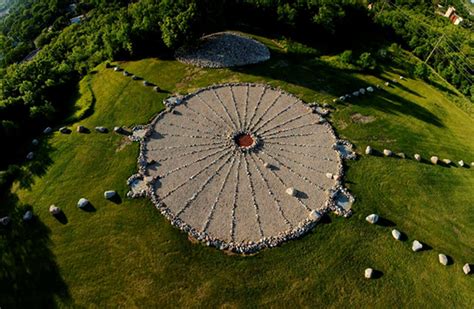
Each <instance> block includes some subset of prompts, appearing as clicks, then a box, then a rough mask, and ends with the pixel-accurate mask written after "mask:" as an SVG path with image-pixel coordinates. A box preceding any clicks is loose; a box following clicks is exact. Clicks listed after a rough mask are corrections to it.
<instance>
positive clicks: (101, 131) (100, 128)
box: [95, 127, 109, 133]
mask: <svg viewBox="0 0 474 309" xmlns="http://www.w3.org/2000/svg"><path fill="white" fill-rule="evenodd" d="M95 130H96V131H97V132H99V133H107V132H109V130H107V128H106V127H95Z"/></svg>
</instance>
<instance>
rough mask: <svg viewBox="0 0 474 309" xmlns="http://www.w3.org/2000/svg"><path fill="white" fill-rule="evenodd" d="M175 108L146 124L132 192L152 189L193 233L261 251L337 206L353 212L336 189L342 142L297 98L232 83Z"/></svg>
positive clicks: (163, 206)
mask: <svg viewBox="0 0 474 309" xmlns="http://www.w3.org/2000/svg"><path fill="white" fill-rule="evenodd" d="M173 111H174V112H170V111H164V112H162V113H160V114H159V115H158V116H157V117H156V118H155V119H154V120H153V122H152V123H151V124H150V125H149V126H146V129H147V132H146V133H145V134H143V136H142V138H140V142H141V152H140V156H139V158H138V163H139V173H138V174H137V175H134V176H132V178H130V179H129V185H130V186H131V188H132V191H131V193H130V194H129V196H134V195H141V193H142V192H143V193H145V195H147V196H149V197H150V198H151V199H152V201H153V202H154V203H155V205H156V206H157V208H158V209H159V210H160V211H161V212H162V213H163V214H164V215H165V216H166V217H167V218H168V219H169V220H170V221H171V222H172V224H173V225H176V226H178V227H179V228H181V229H183V230H185V231H186V232H188V233H189V234H190V235H191V236H192V237H194V238H196V239H198V240H201V241H203V242H205V243H207V244H208V245H213V246H215V247H218V248H221V249H230V250H233V251H236V252H240V253H243V252H255V251H256V250H259V249H261V248H265V247H272V246H276V245H277V244H279V243H281V242H282V241H286V240H288V239H291V238H294V237H297V236H299V235H301V234H303V233H304V232H306V231H307V230H309V229H310V228H312V227H313V226H314V224H315V223H316V222H317V221H318V220H319V218H320V217H321V216H322V215H324V214H325V213H326V212H328V211H330V210H332V211H335V209H337V208H339V209H340V212H342V214H344V213H346V210H345V209H344V207H345V206H346V205H345V204H344V205H343V206H341V205H337V203H336V201H335V200H334V198H335V196H336V195H337V194H334V193H333V192H338V191H337V190H339V189H338V188H340V182H339V180H340V179H341V175H342V159H341V157H342V155H341V154H340V153H339V152H338V151H336V150H335V149H334V148H333V147H332V146H333V145H334V144H335V143H337V142H338V140H337V139H336V136H335V134H334V132H333V129H332V127H331V126H330V124H329V123H327V122H322V121H321V116H320V115H318V114H314V113H312V111H311V109H310V108H308V106H307V105H305V104H304V103H303V102H302V101H301V100H300V99H298V98H297V97H295V96H293V95H291V94H289V93H286V92H283V91H281V90H278V89H274V88H271V87H269V86H266V85H255V84H225V85H218V86H212V87H208V88H204V89H201V90H199V91H197V92H195V93H193V94H190V95H187V96H185V97H184V98H183V100H182V102H181V104H179V105H176V106H174V107H173ZM144 128H145V127H144ZM327 173H330V174H332V175H335V177H332V178H331V179H330V178H327V177H326V174H327ZM145 175H146V176H145ZM336 176H337V177H336ZM145 178H148V179H150V180H147V181H145ZM138 187H140V189H139V190H137V188H138ZM331 192H332V193H331ZM352 201H353V199H351V202H352ZM349 208H350V207H349ZM349 211H350V209H349Z"/></svg>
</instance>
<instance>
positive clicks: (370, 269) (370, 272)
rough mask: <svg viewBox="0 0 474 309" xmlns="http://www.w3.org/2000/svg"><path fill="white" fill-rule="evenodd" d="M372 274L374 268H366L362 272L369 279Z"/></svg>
mask: <svg viewBox="0 0 474 309" xmlns="http://www.w3.org/2000/svg"><path fill="white" fill-rule="evenodd" d="M373 275H374V270H373V269H372V268H367V269H366V270H365V272H364V277H365V278H367V279H371V278H372V277H373Z"/></svg>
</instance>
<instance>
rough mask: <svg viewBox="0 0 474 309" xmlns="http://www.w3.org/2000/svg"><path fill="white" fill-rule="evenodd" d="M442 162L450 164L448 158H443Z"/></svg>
mask: <svg viewBox="0 0 474 309" xmlns="http://www.w3.org/2000/svg"><path fill="white" fill-rule="evenodd" d="M443 163H444V164H446V165H450V164H451V160H449V159H443Z"/></svg>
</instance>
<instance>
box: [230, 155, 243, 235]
mask: <svg viewBox="0 0 474 309" xmlns="http://www.w3.org/2000/svg"><path fill="white" fill-rule="evenodd" d="M241 156H242V155H240V156H239V159H238V163H237V170H236V172H235V190H234V196H233V202H232V213H231V219H232V226H231V228H230V239H232V241H234V240H235V224H236V218H235V208H236V207H237V202H238V200H237V199H238V196H237V195H238V194H239V177H240V165H241V162H242V157H241Z"/></svg>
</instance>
